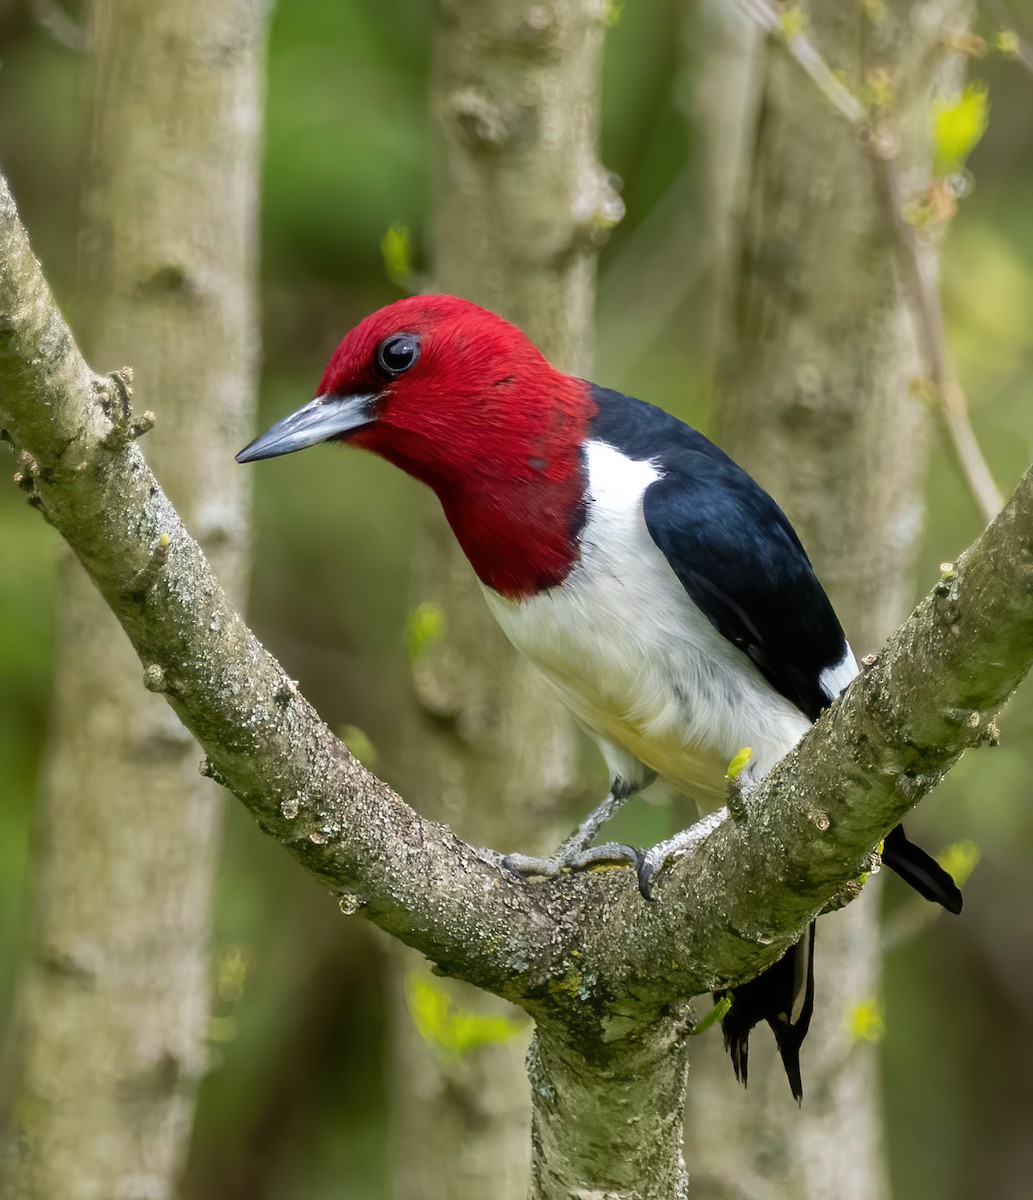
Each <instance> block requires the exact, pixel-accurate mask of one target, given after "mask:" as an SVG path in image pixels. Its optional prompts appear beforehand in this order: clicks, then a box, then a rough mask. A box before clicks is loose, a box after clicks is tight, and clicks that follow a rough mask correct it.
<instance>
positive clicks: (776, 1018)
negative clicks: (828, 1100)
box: [721, 922, 814, 1103]
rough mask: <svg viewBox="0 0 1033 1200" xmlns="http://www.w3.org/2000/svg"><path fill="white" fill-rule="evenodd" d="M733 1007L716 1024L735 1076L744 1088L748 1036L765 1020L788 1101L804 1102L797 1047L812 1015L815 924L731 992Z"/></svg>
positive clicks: (746, 1069) (746, 1076) (747, 1062)
mask: <svg viewBox="0 0 1033 1200" xmlns="http://www.w3.org/2000/svg"><path fill="white" fill-rule="evenodd" d="M730 994H731V998H732V1007H731V1008H730V1009H729V1010H728V1013H727V1014H726V1016H725V1017H724V1019H723V1020H722V1022H721V1028H722V1030H723V1032H724V1035H725V1049H726V1050H727V1051H728V1053H729V1055H730V1056H731V1059H732V1069H733V1070H734V1071H735V1077H736V1079H738V1080H739V1082H740V1083H742V1084H743V1086H744V1087H745V1085H746V1082H747V1078H748V1068H749V1046H750V1031H751V1030H752V1029H753V1027H754V1026H755V1025H758V1024H759V1023H760V1022H761V1021H767V1023H768V1024H769V1025H770V1026H771V1029H772V1032H773V1033H774V1035H775V1041H776V1043H777V1044H778V1052H779V1054H780V1055H781V1056H782V1065H783V1066H784V1067H785V1072H786V1076H787V1078H788V1079H789V1086H790V1088H791V1089H792V1092H793V1098H794V1099H795V1100H796V1101H797V1102H798V1103H801V1102H802V1101H803V1080H802V1078H801V1074H800V1047H801V1046H802V1045H803V1040H804V1038H805V1037H806V1036H807V1030H808V1028H809V1027H810V1023H811V1014H812V1013H813V1012H814V924H813V922H812V924H811V926H810V928H809V929H808V931H807V932H806V933H805V934H804V935H803V937H802V938H801V939H800V940H799V941H798V942H797V943H796V945H795V946H791V947H790V948H789V949H788V950H787V951H786V952H785V954H784V955H783V956H782V957H781V958H780V959H779V960H778V962H777V963H775V965H774V966H772V967H768V969H767V970H766V971H764V972H763V973H762V974H760V975H758V976H757V978H756V979H751V980H750V982H749V983H746V984H743V986H742V987H738V988H736V989H735V990H734V991H733V992H731V993H730Z"/></svg>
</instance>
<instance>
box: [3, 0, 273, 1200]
mask: <svg viewBox="0 0 1033 1200" xmlns="http://www.w3.org/2000/svg"><path fill="white" fill-rule="evenodd" d="M265 16H266V13H265V5H264V3H260V2H257V0H214V2H213V0H205V3H203V4H201V3H198V2H197V0H184V2H183V3H177V4H175V5H167V4H159V3H153V2H152V3H148V4H144V5H142V6H141V5H136V4H127V3H125V2H124V0H96V2H95V3H94V4H93V6H92V9H91V12H90V31H89V53H90V71H89V77H90V104H89V122H88V133H87V144H86V168H85V182H84V196H83V223H82V235H81V246H80V261H79V267H80V287H79V307H80V308H81V310H82V314H83V318H82V325H83V328H84V333H85V338H86V341H87V344H88V346H89V348H90V353H91V355H92V356H93V357H94V358H95V359H96V361H98V362H103V363H106V364H107V365H108V366H109V367H120V366H121V365H122V364H123V363H125V362H128V361H129V360H130V359H132V361H133V362H134V363H135V365H136V385H137V390H138V394H139V395H140V396H141V397H142V398H143V400H144V403H145V405H148V406H153V407H154V408H155V409H156V410H157V422H158V424H157V429H156V431H155V432H154V434H153V446H152V449H153V454H154V461H155V463H156V465H157V466H158V468H159V469H160V470H161V473H162V477H163V479H164V480H165V481H166V483H167V486H168V487H169V490H170V492H171V493H172V494H173V495H174V496H175V498H176V502H177V503H178V504H179V505H180V506H181V509H182V511H183V512H184V513H185V514H186V515H187V519H188V520H189V521H190V523H191V526H192V527H193V528H194V529H195V530H196V531H197V534H198V536H199V538H200V539H201V541H202V543H203V544H204V546H205V548H206V552H207V553H208V554H209V555H210V556H211V559H212V561H213V563H214V564H215V566H216V569H217V570H218V571H219V574H220V576H221V578H223V579H224V580H225V581H226V584H227V586H228V587H229V589H230V591H231V594H232V595H234V597H236V598H237V599H238V600H241V599H242V598H243V591H244V579H245V562H246V552H247V544H248V537H249V532H248V531H249V522H248V502H249V499H250V497H249V487H248V485H249V480H248V479H247V478H246V477H245V473H243V472H240V471H238V470H235V469H234V468H235V464H234V463H233V458H232V456H233V452H234V450H235V449H236V448H237V447H238V446H239V445H241V444H242V442H243V441H245V440H246V439H247V435H248V432H249V430H250V428H251V426H252V414H253V404H254V397H255V388H256V367H257V341H258V315H257V304H256V282H257V281H256V260H257V213H258V162H259V153H260V134H261V124H262V122H261V114H262V96H263V86H264V48H265ZM121 402H122V397H121V396H120V394H119V393H118V391H117V389H116V391H115V393H114V394H113V396H112V403H113V404H115V405H116V406H117V405H119V404H120V403H121ZM60 611H61V617H60V645H59V654H58V674H57V678H56V679H55V685H54V688H55V690H54V723H53V728H52V730H51V738H50V749H49V752H48V759H47V763H46V768H45V775H44V783H43V794H42V797H41V810H40V815H39V818H38V820H39V824H40V828H41V835H42V836H41V847H42V856H41V862H40V874H39V884H38V889H39V890H38V895H37V898H36V914H35V934H34V937H35V942H34V945H35V949H34V954H33V956H32V959H31V961H30V962H29V965H28V967H27V969H26V972H25V976H24V978H23V979H22V981H21V985H20V1003H19V1007H18V1014H17V1018H16V1031H17V1037H18V1043H19V1053H18V1057H19V1059H20V1070H19V1073H18V1079H17V1085H16V1086H17V1093H16V1100H15V1108H14V1114H15V1125H14V1138H15V1140H16V1160H15V1161H14V1162H13V1163H11V1164H9V1165H10V1167H11V1170H12V1174H11V1175H10V1176H9V1177H8V1184H9V1185H10V1186H11V1189H12V1190H11V1192H6V1191H5V1193H4V1194H5V1195H11V1194H13V1195H17V1196H24V1197H26V1198H33V1200H35V1198H38V1200H44V1198H46V1200H52V1198H53V1197H57V1196H60V1197H63V1198H64V1197H67V1198H68V1200H88V1198H97V1200H101V1198H103V1200H111V1198H124V1200H162V1198H165V1197H170V1196H172V1195H173V1194H174V1193H175V1190H176V1183H177V1178H178V1173H179V1169H180V1166H181V1164H182V1162H183V1159H184V1155H185V1152H186V1147H187V1143H188V1137H189V1131H190V1127H191V1122H192V1118H193V1107H194V1098H195V1092H196V1086H197V1083H198V1081H199V1078H200V1076H201V1075H202V1073H203V1072H204V1070H205V1067H206V1055H207V1051H206V1036H207V1021H208V1008H209V980H208V970H207V949H208V934H209V920H210V907H211V890H212V881H213V873H214V866H215V860H216V855H217V850H218V843H219V824H220V811H221V804H220V799H219V793H218V789H217V788H216V787H215V786H214V785H213V784H212V783H211V782H210V781H209V780H206V779H203V778H201V776H200V775H199V773H198V770H197V765H198V759H199V757H200V752H199V750H198V747H197V745H196V743H195V742H194V740H193V739H192V738H191V737H190V735H189V734H188V733H187V731H186V730H185V729H184V728H183V727H182V725H181V724H180V722H179V721H177V720H176V718H175V715H174V714H173V713H172V712H171V711H170V710H169V708H168V706H167V705H166V704H164V703H163V702H162V700H161V698H160V697H159V696H157V695H148V694H146V693H144V692H142V691H141V688H140V669H139V663H138V660H137V658H136V655H135V654H134V653H133V650H132V647H131V646H130V645H129V643H128V642H127V641H126V639H125V637H124V635H123V633H122V631H121V630H120V629H119V627H118V623H117V621H116V620H115V619H114V617H113V616H112V614H111V612H110V609H109V608H108V606H107V605H106V604H105V602H104V600H103V598H102V597H101V596H100V594H99V593H98V592H97V590H96V589H95V587H94V586H93V585H92V583H91V582H90V580H89V578H88V576H87V575H86V573H85V572H84V571H83V569H82V567H81V566H80V565H79V563H78V562H76V561H75V560H74V559H73V558H71V556H69V558H68V561H67V562H66V563H65V564H64V569H63V572H62V597H61V602H60Z"/></svg>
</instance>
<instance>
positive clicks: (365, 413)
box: [237, 395, 377, 463]
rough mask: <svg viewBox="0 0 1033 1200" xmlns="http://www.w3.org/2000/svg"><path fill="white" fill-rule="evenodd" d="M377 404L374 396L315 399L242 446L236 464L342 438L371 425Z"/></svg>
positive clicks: (255, 460)
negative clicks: (351, 431) (346, 434)
mask: <svg viewBox="0 0 1033 1200" xmlns="http://www.w3.org/2000/svg"><path fill="white" fill-rule="evenodd" d="M376 402H377V397H376V396H375V395H369V396H317V397H316V398H315V400H310V401H309V402H308V404H306V405H304V406H303V407H302V408H299V409H298V410H297V412H292V413H291V415H290V416H289V417H284V418H283V420H282V421H277V422H276V424H275V425H274V426H273V427H272V428H271V429H267V430H266V431H265V433H263V434H261V435H260V436H259V437H256V438H255V440H254V441H253V442H251V443H250V444H249V445H247V446H245V447H244V449H243V450H241V452H240V453H239V454H238V455H237V462H239V463H249V462H257V461H258V460H259V459H260V458H276V457H277V455H280V454H292V453H293V452H294V451H295V450H304V449H305V447H306V446H315V445H316V444H317V443H318V442H326V441H329V440H330V439H332V438H338V437H341V436H342V435H343V434H345V433H348V432H349V431H350V430H352V429H361V428H362V426H363V425H371V424H372V423H373V421H375V420H376V415H375V413H374V407H375V405H376Z"/></svg>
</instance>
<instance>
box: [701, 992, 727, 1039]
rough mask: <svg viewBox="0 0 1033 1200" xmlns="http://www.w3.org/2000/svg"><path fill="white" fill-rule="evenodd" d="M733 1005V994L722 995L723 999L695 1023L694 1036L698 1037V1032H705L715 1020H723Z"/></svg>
mask: <svg viewBox="0 0 1033 1200" xmlns="http://www.w3.org/2000/svg"><path fill="white" fill-rule="evenodd" d="M731 1007H732V998H731V996H722V997H721V999H720V1000H718V1001H717V1002H716V1003H715V1005H714V1007H713V1008H712V1009H711V1010H710V1012H708V1013H707V1015H706V1016H705V1017H704V1018H703V1019H702V1020H701V1021H697V1022H696V1024H695V1025H693V1027H692V1036H693V1037H696V1035H697V1034H700V1033H705V1032H706V1031H707V1030H708V1029H709V1028H710V1026H711V1025H713V1024H715V1022H717V1021H721V1020H723V1019H724V1017H725V1015H726V1014H727V1012H728V1010H729V1009H730V1008H731Z"/></svg>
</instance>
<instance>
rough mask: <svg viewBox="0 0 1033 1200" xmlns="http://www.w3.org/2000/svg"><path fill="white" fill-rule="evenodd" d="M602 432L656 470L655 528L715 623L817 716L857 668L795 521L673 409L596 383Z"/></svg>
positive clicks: (651, 499)
mask: <svg viewBox="0 0 1033 1200" xmlns="http://www.w3.org/2000/svg"><path fill="white" fill-rule="evenodd" d="M592 398H593V401H594V402H595V404H596V406H597V413H596V416H595V418H594V419H593V422H592V426H591V435H590V436H591V437H592V438H595V439H598V440H599V441H602V442H604V443H606V444H607V445H610V446H612V447H613V448H614V449H615V450H617V451H618V452H619V453H621V454H622V455H624V456H626V457H627V458H628V459H630V460H633V461H636V462H643V463H645V462H648V463H649V464H650V465H651V467H652V468H653V469H654V470H655V472H656V477H655V478H654V479H653V480H652V481H651V482H649V483H648V486H646V487H645V488H644V490H643V492H642V501H641V503H642V514H643V517H644V520H645V525H646V528H647V530H648V532H649V535H650V537H651V538H652V540H653V542H654V543H655V544H656V546H657V547H658V548H659V549H660V551H661V552H662V554H663V555H664V557H665V558H666V559H667V562H668V564H669V565H670V567H671V569H672V570H673V571H674V573H675V575H676V576H677V578H678V580H679V582H680V583H681V585H682V587H683V588H684V589H685V591H686V592H687V594H688V596H689V598H690V599H691V600H692V601H693V603H694V604H695V605H696V606H697V607H698V608H699V609H700V610H701V611H702V612H703V614H704V615H705V616H706V618H707V619H708V621H709V622H710V623H711V624H712V625H713V626H714V628H715V629H717V631H718V632H719V633H720V634H722V636H724V637H725V638H727V639H728V640H729V641H731V642H732V643H733V644H735V645H736V646H738V647H739V648H740V649H741V650H743V652H744V653H746V654H747V655H748V657H749V658H750V659H751V660H752V661H753V663H754V664H755V665H756V667H757V668H758V670H760V672H761V674H763V675H764V677H765V678H766V679H767V680H768V682H769V683H770V684H771V685H772V686H773V687H774V688H775V689H776V690H777V691H778V692H780V693H781V694H782V695H783V696H785V697H786V698H787V699H789V700H791V701H792V702H793V703H794V704H796V705H797V706H798V707H799V708H800V709H801V710H802V711H803V712H805V713H806V714H807V715H808V716H809V717H810V718H811V719H812V720H813V719H814V718H816V717H817V715H818V713H819V712H820V711H821V709H822V708H823V707H824V706H825V705H827V704H828V703H829V701H830V700H831V699H832V698H833V697H834V696H835V695H836V694H837V693H838V691H839V690H840V689H841V688H842V687H843V686H844V684H845V682H846V681H847V680H848V679H849V678H850V675H851V673H852V670H853V657H852V655H851V654H850V650H849V647H848V646H847V643H846V639H845V637H844V634H843V630H842V627H841V625H840V623H839V620H838V618H837V617H836V614H835V612H834V611H833V608H832V605H831V604H830V602H829V600H828V597H827V596H826V595H825V592H824V589H823V588H822V586H821V584H820V583H819V581H818V579H817V577H816V576H815V574H814V571H813V568H812V566H811V563H810V560H809V559H808V557H807V554H806V552H805V550H804V548H803V546H802V544H801V542H800V539H799V537H798V536H797V534H796V531H795V530H794V529H793V527H792V525H791V524H790V522H789V520H788V518H787V517H786V516H785V514H784V513H783V512H782V510H781V509H780V508H779V506H778V505H777V504H776V503H775V501H774V500H773V499H772V498H771V496H769V495H768V493H767V492H765V491H764V489H763V488H762V487H761V486H760V485H759V484H758V483H757V482H756V481H755V480H754V479H753V478H752V477H751V476H750V475H749V474H748V473H747V472H746V471H744V470H743V469H742V468H741V467H739V466H738V465H737V464H736V463H735V462H734V461H733V460H732V459H731V458H729V456H728V455H727V454H725V453H724V451H722V450H721V449H720V448H719V447H717V446H715V445H714V443H713V442H711V441H710V440H709V439H708V438H706V437H705V436H704V435H703V434H701V433H700V432H699V431H698V430H695V429H693V428H692V427H691V426H689V425H686V424H685V423H684V422H682V421H680V420H678V418H677V417H674V416H672V415H671V414H670V413H667V412H664V410H662V409H659V408H656V407H655V406H653V405H651V404H647V403H646V402H645V401H642V400H637V399H635V398H634V397H631V396H624V395H622V394H621V393H619V392H613V391H609V390H607V389H604V388H598V387H593V388H592Z"/></svg>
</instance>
